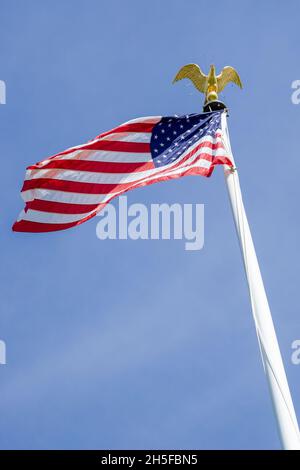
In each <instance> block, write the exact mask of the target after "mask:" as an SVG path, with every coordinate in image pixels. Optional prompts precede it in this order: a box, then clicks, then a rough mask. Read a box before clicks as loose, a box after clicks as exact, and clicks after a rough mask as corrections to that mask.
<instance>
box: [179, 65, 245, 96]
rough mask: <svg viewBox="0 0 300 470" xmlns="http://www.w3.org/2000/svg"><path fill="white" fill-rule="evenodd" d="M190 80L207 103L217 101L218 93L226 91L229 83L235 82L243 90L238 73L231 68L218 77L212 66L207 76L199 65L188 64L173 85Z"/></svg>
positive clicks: (181, 70) (224, 69) (227, 68)
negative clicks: (186, 79) (185, 79)
mask: <svg viewBox="0 0 300 470" xmlns="http://www.w3.org/2000/svg"><path fill="white" fill-rule="evenodd" d="M183 78H189V79H190V80H191V81H192V82H193V84H194V85H195V87H196V88H197V90H199V91H201V93H204V94H205V103H204V105H206V104H207V103H209V102H211V101H215V100H217V99H218V93H220V92H221V91H222V90H224V88H225V86H226V85H227V83H230V82H233V83H235V84H236V85H238V86H239V87H240V88H242V82H241V79H240V77H239V74H238V73H237V71H236V70H235V69H234V68H233V67H230V66H226V67H224V68H223V70H222V72H221V73H220V74H219V75H216V69H215V66H214V65H211V66H210V69H209V73H208V75H205V74H204V73H203V72H202V70H201V69H200V67H199V65H197V64H187V65H184V66H183V67H181V69H180V70H179V72H178V73H177V75H176V77H175V78H174V80H173V83H175V82H178V80H182V79H183Z"/></svg>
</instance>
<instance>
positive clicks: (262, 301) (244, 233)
mask: <svg viewBox="0 0 300 470" xmlns="http://www.w3.org/2000/svg"><path fill="white" fill-rule="evenodd" d="M222 130H223V139H224V145H225V147H226V150H227V151H228V152H229V155H230V156H231V157H232V161H233V163H234V159H233V156H232V152H231V146H230V140H229V133H228V127H227V116H226V112H223V114H222ZM224 174H225V181H226V185H227V189H228V194H229V199H230V203H231V208H232V212H233V218H234V222H235V227H236V231H237V235H238V238H239V242H240V248H241V252H242V257H243V262H244V268H245V272H246V278H247V282H248V287H249V294H250V300H251V307H252V314H253V318H254V323H255V328H256V333H257V338H258V342H259V347H260V351H261V357H262V362H263V366H264V370H265V373H266V377H267V381H268V385H269V390H270V393H271V398H272V403H273V408H274V412H275V417H276V421H277V425H278V429H279V435H280V439H281V444H282V447H283V449H284V450H300V434H299V428H298V423H297V418H296V413H295V409H294V405H293V401H292V397H291V393H290V390H289V385H288V381H287V377H286V373H285V370H284V365H283V361H282V357H281V353H280V349H279V345H278V341H277V336H276V332H275V328H274V324H273V320H272V316H271V312H270V308H269V304H268V299H267V296H266V292H265V288H264V284H263V280H262V277H261V272H260V268H259V264H258V260H257V257H256V253H255V248H254V244H253V240H252V236H251V232H250V228H249V224H248V220H247V216H246V213H245V208H244V204H243V199H242V193H241V188H240V184H239V177H238V172H237V170H236V169H234V170H232V168H230V167H228V166H224Z"/></svg>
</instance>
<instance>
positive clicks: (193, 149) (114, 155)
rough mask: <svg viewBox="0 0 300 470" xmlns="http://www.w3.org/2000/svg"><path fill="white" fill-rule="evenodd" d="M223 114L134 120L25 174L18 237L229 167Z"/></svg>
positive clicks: (61, 226) (70, 222) (71, 223)
mask: <svg viewBox="0 0 300 470" xmlns="http://www.w3.org/2000/svg"><path fill="white" fill-rule="evenodd" d="M221 114H222V113H221V112H212V113H203V114H191V115H186V116H179V117H178V116H175V117H174V116H173V117H171V116H169V117H153V116H152V117H144V118H139V119H134V120H132V121H129V122H126V123H125V124H123V125H121V126H119V127H116V128H115V129H112V130H111V131H109V132H105V133H104V134H100V135H99V136H97V137H96V138H95V139H94V140H92V141H90V142H88V143H86V144H83V145H79V146H77V147H72V148H69V149H68V150H65V151H64V152H61V153H58V154H57V155H54V156H52V157H49V158H47V159H46V160H43V161H41V162H39V163H37V164H35V165H32V166H29V167H28V168H27V171H26V176H25V181H24V184H23V188H22V190H21V194H22V197H23V199H24V201H25V209H24V210H23V211H22V212H21V214H20V216H19V219H18V220H17V222H15V224H14V225H13V230H14V231H17V232H50V231H55V230H64V229H67V228H70V227H73V226H75V225H79V224H81V223H82V222H85V221H86V220H88V219H90V218H91V217H94V216H95V215H96V214H97V213H98V212H99V211H100V210H101V209H102V208H103V207H104V206H105V204H107V203H108V202H109V201H110V200H111V199H113V198H114V197H116V196H119V195H120V194H123V193H124V192H126V191H128V190H130V189H134V188H139V187H141V186H145V185H148V184H152V183H156V182H159V181H164V180H168V179H172V178H179V177H181V176H185V175H202V176H210V175H211V173H212V171H213V168H214V166H215V165H216V164H228V165H232V163H231V161H230V159H229V157H228V156H227V155H226V151H225V148H224V146H223V141H222V133H221Z"/></svg>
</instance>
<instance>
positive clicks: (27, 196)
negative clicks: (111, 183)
mask: <svg viewBox="0 0 300 470" xmlns="http://www.w3.org/2000/svg"><path fill="white" fill-rule="evenodd" d="M118 194H119V193H118V192H116V193H110V194H85V193H71V192H67V191H58V190H55V189H29V190H27V191H23V192H22V197H23V199H24V201H25V202H29V201H32V200H33V199H42V200H43V201H53V202H64V203H68V204H100V203H101V202H106V201H107V200H108V199H111V198H112V197H114V196H117V195H118Z"/></svg>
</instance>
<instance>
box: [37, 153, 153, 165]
mask: <svg viewBox="0 0 300 470" xmlns="http://www.w3.org/2000/svg"><path fill="white" fill-rule="evenodd" d="M53 160H90V161H91V162H110V163H112V162H116V163H122V162H124V163H145V162H151V161H152V156H151V153H150V152H146V153H132V152H112V151H110V150H76V152H72V153H68V154H67V155H57V156H56V157H55V158H52V159H51V160H44V161H43V162H41V164H42V165H46V164H47V163H49V162H50V161H53Z"/></svg>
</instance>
